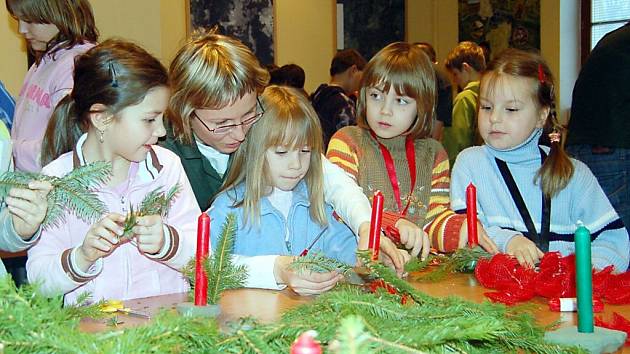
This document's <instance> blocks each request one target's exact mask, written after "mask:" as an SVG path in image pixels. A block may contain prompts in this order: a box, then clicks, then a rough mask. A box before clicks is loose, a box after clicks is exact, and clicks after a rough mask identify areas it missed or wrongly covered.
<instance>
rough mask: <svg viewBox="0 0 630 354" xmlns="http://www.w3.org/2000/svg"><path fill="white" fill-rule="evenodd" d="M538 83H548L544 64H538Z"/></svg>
mask: <svg viewBox="0 0 630 354" xmlns="http://www.w3.org/2000/svg"><path fill="white" fill-rule="evenodd" d="M538 81H540V83H541V84H544V83H545V81H547V77H546V75H545V70H544V69H543V66H542V64H538Z"/></svg>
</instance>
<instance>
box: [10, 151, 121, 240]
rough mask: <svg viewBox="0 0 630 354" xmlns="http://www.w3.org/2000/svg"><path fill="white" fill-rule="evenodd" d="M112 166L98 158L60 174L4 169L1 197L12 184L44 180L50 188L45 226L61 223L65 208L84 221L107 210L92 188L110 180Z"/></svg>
mask: <svg viewBox="0 0 630 354" xmlns="http://www.w3.org/2000/svg"><path fill="white" fill-rule="evenodd" d="M111 169H112V167H111V164H110V163H108V162H102V161H98V162H93V163H90V164H87V165H85V166H81V167H79V168H76V169H74V170H72V171H71V172H70V173H68V174H66V175H65V176H63V177H55V176H47V175H44V174H41V173H32V172H20V171H11V172H5V173H3V174H2V175H0V199H2V200H4V199H5V198H6V197H7V196H8V195H9V190H11V188H28V184H29V182H31V181H47V182H50V184H51V185H52V186H53V189H52V190H51V191H50V193H48V198H47V203H48V212H47V214H46V218H45V219H44V221H43V222H42V226H43V227H44V228H45V227H48V226H53V225H60V224H62V223H63V222H64V221H65V211H70V212H71V213H73V214H74V215H75V216H76V217H78V218H79V219H81V220H83V221H85V222H88V223H90V222H94V221H96V220H98V218H99V217H100V216H101V215H102V214H103V213H105V211H106V210H107V208H106V206H105V204H104V203H103V202H102V201H101V200H100V199H98V197H97V196H96V193H94V189H95V188H96V187H98V186H99V185H101V184H103V183H105V182H107V181H108V180H109V178H110V176H111Z"/></svg>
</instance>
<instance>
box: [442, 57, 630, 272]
mask: <svg viewBox="0 0 630 354" xmlns="http://www.w3.org/2000/svg"><path fill="white" fill-rule="evenodd" d="M478 123H479V132H480V134H481V137H482V138H483V140H484V141H485V145H484V146H477V147H472V148H469V149H466V150H464V151H463V152H462V153H461V154H460V155H459V156H458V157H457V160H456V162H455V165H454V167H453V175H452V179H451V206H452V208H453V210H456V211H465V208H466V197H465V195H466V187H467V185H468V184H469V183H471V182H472V183H473V184H474V185H475V186H476V187H477V193H478V194H477V211H478V214H479V220H480V221H481V223H482V224H483V225H484V228H485V229H486V232H487V233H488V235H489V236H490V238H492V239H493V240H494V241H495V242H496V244H497V246H498V248H499V250H500V251H501V252H505V253H508V254H511V255H513V256H515V257H516V259H517V260H518V261H519V263H520V264H521V265H528V266H532V265H534V264H536V263H538V261H539V260H540V258H541V257H542V255H543V252H547V251H559V252H560V253H561V254H562V255H564V256H566V255H568V254H571V253H573V252H574V249H575V247H574V243H573V233H574V232H575V229H576V223H577V222H578V221H581V222H583V223H584V225H585V226H586V227H587V228H588V229H589V230H590V232H591V235H592V240H593V243H592V262H593V266H594V267H595V268H597V269H601V268H604V267H606V266H608V265H613V266H615V269H616V271H625V270H626V268H627V267H628V253H629V252H628V232H627V231H626V229H625V227H624V224H623V222H622V221H621V220H620V218H619V216H618V215H617V213H616V212H615V210H614V209H613V207H612V206H611V204H610V202H609V201H608V199H607V198H606V195H605V194H604V192H603V191H602V189H601V187H600V186H599V184H598V183H597V180H596V179H595V177H594V176H593V174H592V173H591V171H590V170H589V169H588V167H586V165H584V164H583V163H582V162H580V161H577V160H574V159H571V158H569V157H568V156H567V154H566V153H565V151H564V149H563V146H562V142H561V138H562V130H563V127H562V126H561V125H560V123H559V122H558V120H557V117H556V112H555V104H554V83H553V76H552V74H551V72H550V70H549V67H548V66H547V64H546V63H545V61H544V60H543V58H542V57H540V56H539V55H537V54H533V53H527V52H523V51H519V50H513V49H510V50H506V51H505V52H504V53H503V54H502V55H501V56H500V57H498V58H496V59H495V60H494V61H493V62H491V63H490V65H489V67H488V68H487V71H486V72H485V73H484V74H483V76H482V78H481V87H480V96H479V116H478ZM543 127H545V128H547V130H548V131H551V133H550V134H549V140H550V142H551V148H547V147H545V146H539V145H538V140H539V138H540V137H541V135H542V133H543Z"/></svg>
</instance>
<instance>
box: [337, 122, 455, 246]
mask: <svg viewBox="0 0 630 354" xmlns="http://www.w3.org/2000/svg"><path fill="white" fill-rule="evenodd" d="M379 141H380V142H381V143H382V144H383V145H385V146H386V147H387V149H388V150H389V152H390V153H391V155H392V158H393V160H394V165H395V168H396V175H397V178H398V181H399V188H400V196H401V199H402V204H403V208H404V206H405V204H406V203H407V200H408V199H409V200H411V202H410V206H409V209H408V213H407V215H406V216H405V218H406V219H408V220H410V221H412V222H414V223H415V224H416V225H419V226H421V227H423V229H424V230H425V231H426V232H427V233H428V234H429V237H430V238H431V241H432V245H433V247H434V248H437V249H438V250H440V251H443V252H448V251H453V250H455V249H457V246H458V243H459V230H460V228H461V226H462V223H463V222H464V220H465V215H457V214H455V213H454V212H453V211H451V210H450V209H449V203H450V201H449V184H450V177H449V164H448V156H447V155H446V151H445V150H444V148H443V147H442V145H440V143H439V142H437V141H435V140H433V139H418V140H416V141H415V142H414V146H415V152H416V185H415V188H414V189H413V191H410V184H411V182H410V181H411V177H410V174H409V168H408V164H407V156H406V153H405V137H404V136H399V137H396V138H392V139H380V138H379ZM327 157H328V159H329V160H330V161H331V162H333V163H335V164H337V165H339V166H340V167H341V168H343V169H344V170H345V171H346V172H348V173H349V174H350V175H352V176H353V177H354V179H355V180H356V181H357V183H358V184H359V186H361V188H363V192H364V193H365V194H366V196H367V197H368V198H370V199H371V198H372V196H373V194H374V192H375V191H376V190H380V191H382V192H383V195H384V197H385V201H384V211H385V212H384V213H383V214H384V215H383V227H386V226H394V225H395V224H396V222H397V221H398V220H399V219H400V218H401V217H402V216H401V215H400V213H399V212H400V210H399V209H398V205H397V203H396V200H395V198H394V192H393V189H392V185H391V182H390V180H389V176H388V175H387V169H386V168H385V160H384V158H383V156H382V154H381V150H380V149H379V146H378V143H377V142H376V141H375V140H374V138H373V137H372V136H371V135H370V133H369V131H368V130H366V129H363V128H359V127H356V126H349V127H344V128H342V129H341V130H339V131H337V132H336V133H335V135H333V137H332V138H331V140H330V143H329V145H328V153H327Z"/></svg>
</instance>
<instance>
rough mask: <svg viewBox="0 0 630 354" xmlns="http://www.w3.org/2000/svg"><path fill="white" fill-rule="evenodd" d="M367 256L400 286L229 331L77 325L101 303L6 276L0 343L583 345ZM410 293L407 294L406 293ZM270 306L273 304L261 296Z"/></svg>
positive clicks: (169, 318)
mask: <svg viewBox="0 0 630 354" xmlns="http://www.w3.org/2000/svg"><path fill="white" fill-rule="evenodd" d="M359 258H360V259H361V260H362V261H363V262H364V265H365V266H366V268H367V269H369V270H370V273H371V275H372V277H374V278H377V279H382V280H383V281H385V282H386V283H389V284H391V285H392V286H394V287H395V288H396V289H397V290H398V292H399V294H389V293H387V292H380V291H379V292H377V293H375V294H373V293H369V292H366V291H365V288H364V287H359V286H352V285H348V284H344V285H340V286H338V287H337V288H336V289H335V290H333V291H330V292H328V293H325V294H323V295H320V296H319V297H317V298H316V299H314V300H313V301H312V302H309V303H306V304H304V305H301V306H299V307H295V308H293V309H290V310H289V311H287V312H286V313H285V314H284V315H282V317H281V319H279V320H278V321H276V322H275V323H271V324H258V323H256V322H253V321H251V320H243V321H241V322H240V323H239V324H236V325H232V326H229V327H230V328H231V329H230V330H229V331H226V332H222V331H220V330H219V329H218V326H217V324H216V323H215V322H214V321H211V320H208V319H205V318H190V317H183V316H177V315H175V314H174V311H166V312H163V313H162V314H160V315H158V316H157V317H156V318H154V320H152V321H151V322H150V323H148V324H147V325H145V326H141V327H136V328H127V329H119V328H112V329H110V330H108V331H104V332H100V333H84V332H81V331H80V330H78V322H79V319H80V318H82V317H84V316H85V315H88V314H90V313H92V312H93V307H79V308H76V307H69V308H68V307H66V308H62V307H61V305H62V302H63V301H62V298H61V297H56V298H53V299H45V298H43V297H41V296H40V295H38V294H37V293H35V291H34V290H33V288H31V287H24V288H22V289H19V290H18V289H16V288H15V286H13V285H12V282H11V281H10V280H6V281H0V293H1V294H2V296H0V345H3V346H4V350H5V352H10V353H13V352H18V353H34V352H37V353H198V352H210V353H218V352H220V353H287V352H288V351H289V348H290V346H291V344H292V342H293V341H294V340H295V338H297V336H298V335H300V334H301V333H303V332H304V331H307V330H315V331H317V332H318V333H319V334H318V336H317V340H318V341H320V342H321V344H322V346H323V347H324V348H325V351H326V352H334V353H517V352H526V353H578V352H581V351H580V350H578V349H577V348H574V347H562V346H558V345H552V344H548V343H546V342H544V341H543V330H544V329H543V328H542V327H540V326H538V325H536V323H535V319H534V318H533V317H532V315H531V314H529V313H527V312H522V311H520V310H517V309H512V308H507V307H505V306H503V305H500V304H492V303H489V302H486V303H483V304H477V303H473V302H469V301H466V300H463V299H461V298H457V297H448V298H434V297H431V296H428V295H426V294H423V293H421V292H419V291H417V290H416V289H415V288H413V286H411V285H410V284H409V283H407V282H405V281H404V280H401V279H398V278H396V276H395V274H394V273H393V272H392V271H391V270H390V269H389V268H387V267H385V266H383V265H382V264H380V263H377V262H372V261H371V259H370V255H369V253H368V252H363V253H360V254H359ZM402 295H406V296H408V297H409V299H410V300H409V301H408V302H407V304H401V301H400V300H401V296H402ZM260 305H261V306H265V304H262V303H261V304H260Z"/></svg>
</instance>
